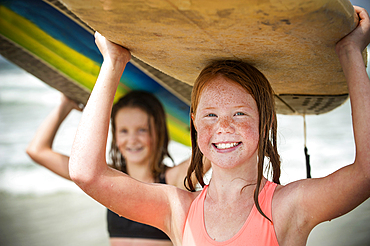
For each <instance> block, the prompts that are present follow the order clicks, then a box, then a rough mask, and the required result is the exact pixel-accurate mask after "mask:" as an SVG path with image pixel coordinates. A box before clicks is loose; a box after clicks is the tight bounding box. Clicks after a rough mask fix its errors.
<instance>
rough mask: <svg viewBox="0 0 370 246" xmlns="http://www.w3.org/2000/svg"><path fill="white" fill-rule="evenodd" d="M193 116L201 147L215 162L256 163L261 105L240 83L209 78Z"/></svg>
mask: <svg viewBox="0 0 370 246" xmlns="http://www.w3.org/2000/svg"><path fill="white" fill-rule="evenodd" d="M192 118H193V120H194V125H195V128H196V130H197V136H198V139H197V141H198V145H199V148H200V150H201V151H202V153H203V154H204V155H205V156H206V157H207V158H208V159H209V160H210V161H211V162H212V163H214V164H216V165H218V166H220V167H224V168H232V167H234V166H237V165H240V164H243V163H246V162H252V163H256V160H257V148H258V140H259V130H258V129H259V115H258V108H257V104H256V102H255V100H254V99H253V97H252V96H251V95H250V94H249V93H247V91H246V90H245V89H244V88H243V87H242V86H241V85H239V84H237V83H235V82H233V81H231V80H229V79H226V78H224V77H222V76H218V77H216V78H215V79H213V80H212V81H209V82H208V83H207V85H206V87H205V88H204V89H203V92H202V94H201V95H200V100H199V104H198V107H197V109H196V115H195V116H194V115H192Z"/></svg>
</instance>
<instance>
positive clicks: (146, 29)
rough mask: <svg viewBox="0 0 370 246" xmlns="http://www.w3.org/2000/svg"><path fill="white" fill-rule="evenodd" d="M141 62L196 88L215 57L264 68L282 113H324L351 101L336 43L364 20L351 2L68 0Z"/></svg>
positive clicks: (68, 4)
mask: <svg viewBox="0 0 370 246" xmlns="http://www.w3.org/2000/svg"><path fill="white" fill-rule="evenodd" d="M61 2H62V3H63V4H65V6H66V7H67V8H68V9H69V10H70V11H72V12H73V13H74V14H76V16H78V17H79V18H80V19H81V20H82V21H83V22H85V23H86V24H87V25H89V26H90V27H91V28H93V29H94V30H96V31H99V32H100V33H102V35H104V36H105V37H107V38H108V39H109V40H111V41H113V42H115V43H118V44H121V45H122V46H124V47H127V48H128V49H130V50H131V52H132V54H133V55H134V56H135V57H137V58H138V59H140V60H141V61H143V62H145V63H146V64H149V65H150V66H152V67H154V68H156V69H158V70H160V71H162V72H163V73H165V74H167V75H169V76H171V77H173V78H175V79H177V80H180V81H182V82H184V83H187V84H190V85H192V84H193V83H194V81H195V78H196V77H197V76H198V74H199V72H200V70H201V69H202V68H203V67H204V66H205V65H206V64H207V63H209V62H210V61H212V60H214V59H220V58H225V59H241V60H244V61H247V62H249V63H251V64H253V65H254V66H256V67H257V68H258V69H259V70H261V71H262V72H263V73H264V74H265V75H266V76H267V78H268V79H269V81H270V82H271V84H272V86H273V89H274V91H275V93H276V102H277V107H278V113H283V114H320V113H325V112H327V111H330V110H331V109H333V108H335V107H337V106H339V105H341V104H342V103H343V102H344V101H345V100H346V99H347V98H348V90H347V86H346V82H345V78H344V75H343V72H342V69H341V66H340V64H339V61H338V58H337V56H336V54H335V50H334V48H335V44H336V42H338V41H339V40H340V39H341V38H342V37H344V36H345V35H346V34H348V33H349V32H351V31H352V30H353V29H354V28H355V27H356V25H357V22H358V18H357V15H356V14H355V12H354V9H353V7H352V5H351V3H350V2H349V1H348V0H311V1H306V0H228V1H225V0H199V1H190V0H147V1H137V0H125V1H123V0H109V1H100V0H90V1H88V2H86V1H83V0H62V1H61Z"/></svg>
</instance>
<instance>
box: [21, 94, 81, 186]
mask: <svg viewBox="0 0 370 246" xmlns="http://www.w3.org/2000/svg"><path fill="white" fill-rule="evenodd" d="M72 109H77V110H80V108H79V107H78V106H77V104H76V103H75V102H73V101H72V100H70V99H68V98H67V97H66V96H64V95H62V99H61V103H60V104H59V105H58V106H57V107H56V108H55V109H54V110H53V111H52V112H51V113H50V114H49V115H48V117H47V118H46V119H45V120H44V122H43V123H42V124H41V125H40V127H39V128H38V130H37V131H36V134H35V136H34V138H33V139H32V141H31V142H30V143H29V145H28V147H27V149H26V152H27V154H28V155H29V156H30V157H31V158H32V160H34V161H35V162H36V163H38V164H40V165H42V166H44V167H46V168H47V169H49V170H50V171H52V172H54V173H56V174H58V175H59V176H61V177H63V178H66V179H69V180H71V178H70V177H69V171H68V162H69V157H68V156H66V155H63V154H60V153H58V152H56V151H54V150H53V149H52V145H53V141H54V138H55V135H56V133H57V131H58V129H59V127H60V125H61V124H62V122H63V121H64V119H65V118H66V117H67V115H68V114H69V113H70V112H71V110H72Z"/></svg>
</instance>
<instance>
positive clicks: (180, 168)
mask: <svg viewBox="0 0 370 246" xmlns="http://www.w3.org/2000/svg"><path fill="white" fill-rule="evenodd" d="M188 167H189V160H185V161H183V162H181V163H180V164H178V165H176V166H174V167H170V168H168V169H167V171H166V182H167V184H169V185H173V186H176V187H179V188H181V189H185V186H184V179H185V177H186V174H187V171H188Z"/></svg>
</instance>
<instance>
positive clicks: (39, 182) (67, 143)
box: [0, 57, 370, 245]
mask: <svg viewBox="0 0 370 246" xmlns="http://www.w3.org/2000/svg"><path fill="white" fill-rule="evenodd" d="M59 101H60V93H59V92H58V91H56V90H54V89H53V88H51V87H49V86H47V85H46V84H44V83H43V82H41V81H39V80H38V79H37V78H35V77H33V76H32V75H30V74H28V73H26V72H25V71H23V70H21V69H19V68H18V67H16V66H15V65H13V64H11V63H9V62H7V61H6V60H5V59H3V58H1V57H0V209H1V210H2V212H1V213H0V220H3V221H7V224H6V225H4V222H0V238H2V239H0V245H48V244H47V243H44V244H42V243H40V240H42V241H43V242H48V240H50V242H53V245H84V244H81V241H78V239H80V238H81V237H82V236H81V235H88V238H89V239H90V240H93V239H94V240H93V242H95V244H94V243H91V242H89V243H87V244H85V245H107V244H108V241H107V234H106V231H105V229H104V228H105V224H104V223H105V214H104V213H105V209H104V208H103V207H102V206H101V205H99V204H98V203H96V202H95V201H93V200H91V199H89V198H88V197H86V195H84V194H83V192H82V191H81V190H80V189H79V188H78V187H77V186H76V185H75V184H74V183H72V182H70V181H67V180H64V179H63V178H60V177H58V176H57V175H55V174H53V173H51V172H50V171H48V170H46V169H45V168H43V167H41V166H39V165H37V164H35V163H34V162H33V161H32V160H31V159H30V158H29V157H28V156H27V154H26V153H25V149H26V147H27V145H28V143H29V142H30V141H31V139H32V137H33V135H34V133H35V131H36V130H37V128H38V126H39V125H40V124H41V122H42V121H43V120H44V118H45V117H46V116H47V115H48V114H49V113H50V111H51V110H52V109H53V108H54V107H55V106H56V105H58V103H59ZM80 117H81V113H80V112H77V111H73V112H72V113H71V114H70V115H69V116H68V117H67V119H66V120H65V121H64V123H63V124H62V126H61V128H60V130H59V131H58V133H57V136H56V139H55V141H54V149H56V150H58V151H60V152H61V153H64V154H67V155H69V153H70V150H71V145H72V142H73V137H74V134H75V132H76V129H77V125H78V122H79V120H80ZM306 122H307V147H308V151H309V154H310V157H311V170H312V177H323V176H326V175H328V174H330V173H332V172H334V171H335V170H338V169H339V168H341V167H343V166H345V165H348V164H350V163H352V162H353V161H354V156H355V153H354V142H353V133H352V123H351V110H350V103H349V101H347V102H345V103H344V104H343V105H342V106H340V107H339V108H337V109H335V110H333V111H331V112H329V113H327V114H324V115H319V116H306ZM303 136H304V133H303V117H301V116H285V115H278V149H279V152H280V155H281V159H282V176H281V182H282V183H283V184H286V183H289V182H292V181H295V180H299V179H303V178H305V177H306V169H305V157H304V152H303V148H304V137H303ZM170 152H171V154H172V156H173V157H174V159H175V162H176V163H179V162H180V161H182V160H184V159H186V158H188V157H189V156H190V154H191V150H190V148H189V147H186V146H183V145H181V144H178V143H176V142H171V144H170ZM77 198H78V199H79V203H76V202H73V201H75V200H76V199H77ZM66 201H70V202H68V204H67V202H66ZM367 203H368V202H367ZM60 204H64V205H62V206H65V207H68V206H72V207H71V208H70V209H69V210H68V209H67V210H66V211H65V213H64V214H63V215H59V217H58V223H56V222H55V221H51V222H50V221H49V220H50V219H48V218H47V216H46V215H44V216H41V217H40V214H43V213H45V212H47V211H49V210H50V213H49V215H48V216H49V217H50V216H57V215H56V214H55V211H54V210H55V209H57V208H58V205H60ZM83 204H84V205H83ZM31 207H32V209H30V208H31ZM4 208H5V209H4ZM77 208H78V209H79V210H78V213H79V216H80V217H81V216H82V215H81V213H82V214H83V213H87V211H90V210H91V211H95V212H94V214H95V215H96V218H95V217H94V218H95V219H94V222H91V223H89V225H86V221H85V223H83V224H81V223H82V222H80V223H77V224H76V220H73V222H68V221H67V222H63V223H64V224H63V223H62V225H59V222H60V221H62V220H63V221H64V219H65V217H74V216H77V212H76V211H77V210H76V209H77ZM53 209H54V210H53ZM25 211H27V213H25ZM32 211H33V212H32ZM73 211H75V212H73ZM358 211H360V212H358ZM22 212H23V213H22ZM369 212H370V206H369V205H368V204H367V207H365V208H363V210H355V212H354V213H355V214H356V216H355V217H354V215H350V217H349V219H348V217H346V218H345V219H343V220H341V221H339V222H338V223H337V224H336V225H338V226H342V227H343V228H342V230H343V231H348V230H347V228H346V227H345V225H346V224H348V223H352V224H354V225H357V227H361V228H362V230H364V227H363V224H362V223H360V222H361V219H364V218H368V217H369V216H367V217H364V216H363V214H364V213H366V214H370V213H369ZM27 214H32V216H31V215H27ZM47 214H48V213H47ZM17 215H22V217H21V218H18V217H17ZM69 215H70V216H69ZM25 216H26V217H27V216H31V217H29V219H28V220H27V221H28V223H29V225H28V226H27V227H25V224H27V223H24V220H22V219H24V218H25ZM83 216H84V217H83V218H85V220H87V221H90V220H88V218H89V215H88V214H84V215H83ZM351 216H352V217H351ZM35 218H38V220H39V222H38V221H37V219H35ZM351 218H352V219H351ZM353 218H355V219H353ZM90 219H91V218H90ZM21 221H22V222H21ZM81 221H84V219H82V220H81ZM348 221H350V222H348ZM359 221H360V222H359ZM356 222H358V223H356ZM364 223H366V222H364ZM9 224H10V225H11V226H10V227H9ZM333 224H334V223H331V224H330V225H329V229H327V227H328V226H327V225H324V226H323V227H320V228H326V229H324V231H325V230H327V231H330V230H334V229H330V228H333ZM65 225H69V226H70V227H71V230H70V231H68V232H65V233H66V234H68V233H70V234H68V235H70V238H71V239H70V241H71V240H72V238H75V239H73V243H71V242H70V241H69V242H68V243H66V239H65V237H60V238H58V237H57V238H58V239H55V237H56V236H57V234H58V233H57V232H58V231H59V230H61V228H65ZM93 225H96V226H93ZM77 226H79V227H77ZM357 227H356V228H357ZM9 228H10V229H9ZM30 228H31V229H34V228H38V229H37V233H36V232H35V231H34V230H30ZM76 228H78V229H76ZM365 228H367V231H368V230H369V229H370V228H369V226H367V227H365ZM320 230H321V229H318V230H316V231H317V233H316V234H315V230H314V232H313V233H312V234H313V235H314V236H312V237H311V236H310V241H309V244H308V245H319V244H317V240H319V241H320V242H322V241H323V240H324V239H323V238H326V236H325V235H323V234H322V233H321V234H320V233H319V231H320ZM335 230H337V229H335ZM335 230H334V231H335ZM338 230H339V229H338ZM5 231H6V232H7V233H5ZM98 231H99V232H100V234H99V233H97V232H98ZM46 232H47V233H46ZM53 232H55V233H53ZM2 233H3V234H2ZM84 233H85V234H84ZM352 233H358V230H357V231H356V232H351V234H350V235H351V236H353V234H352ZM365 233H366V231H365ZM5 234H6V235H5ZM24 234H26V235H29V237H27V236H25V235H24ZM45 234H47V235H45ZM31 235H33V236H31ZM315 235H316V236H315ZM335 235H346V234H343V233H342V231H341V232H340V233H338V232H336V234H335ZM361 235H363V234H361ZM23 237H25V239H24V240H23V239H22V238H23ZM32 237H34V238H35V239H32V240H34V241H31V240H30V238H32ZM4 238H7V239H6V241H4V240H5V239H4ZM40 238H42V239H40ZM95 238H97V239H95ZM311 238H313V239H311ZM21 239H22V240H23V241H22V240H21ZM368 239H369V240H370V238H365V239H364V240H368ZM2 240H3V241H2ZM38 240H39V241H38ZM82 240H83V239H82ZM99 240H100V241H99ZM315 240H316V241H315ZM57 242H59V244H58V243H57ZM310 242H311V244H310ZM361 242H363V241H361ZM367 242H368V241H367ZM85 243H86V240H85ZM49 245H50V244H49ZM322 245H345V244H330V243H329V242H327V243H326V244H322ZM348 245H361V244H348Z"/></svg>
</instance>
